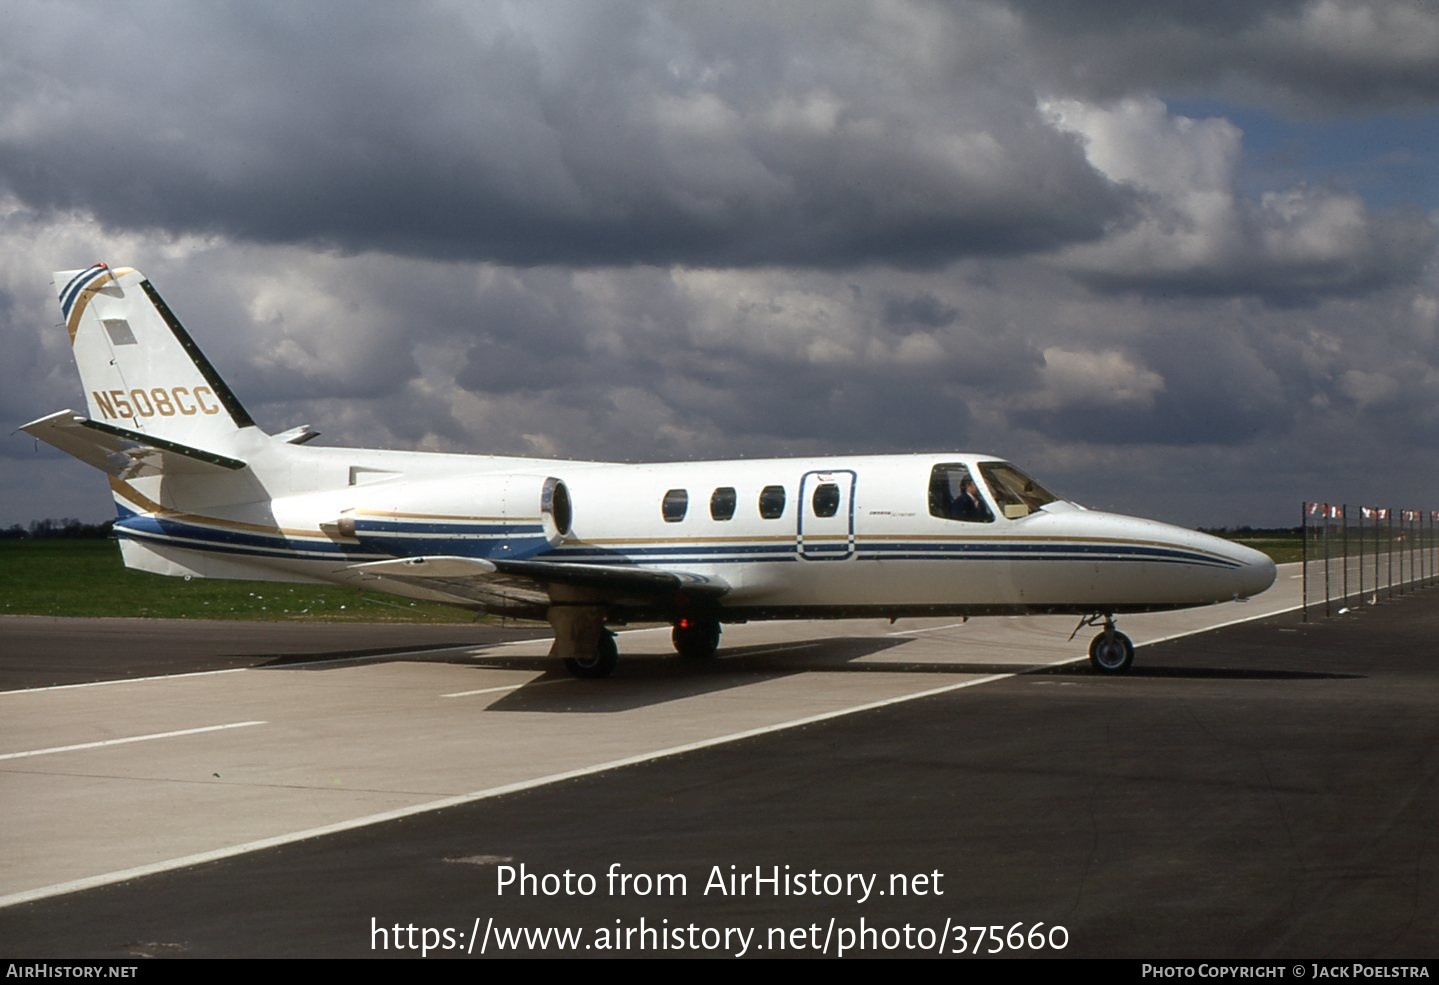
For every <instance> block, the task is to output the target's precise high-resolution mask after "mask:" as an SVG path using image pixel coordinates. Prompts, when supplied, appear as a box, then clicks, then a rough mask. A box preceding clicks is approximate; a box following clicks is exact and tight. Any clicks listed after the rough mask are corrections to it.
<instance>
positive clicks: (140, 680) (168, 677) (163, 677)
mask: <svg viewBox="0 0 1439 985" xmlns="http://www.w3.org/2000/svg"><path fill="white" fill-rule="evenodd" d="M249 669H250V668H249V667H229V668H227V669H225V670H195V671H191V672H190V673H188V674H157V675H156V676H154V677H123V678H119V679H117V680H113V681H86V682H85V683H84V684H52V685H50V686H49V687H22V688H16V689H15V690H14V691H0V697H5V696H7V695H11V694H44V693H45V692H46V691H70V690H73V689H75V688H81V687H109V686H110V685H111V684H145V683H147V682H149V681H178V680H181V679H183V678H186V677H213V676H214V675H216V674H242V673H244V672H245V671H247V670H249Z"/></svg>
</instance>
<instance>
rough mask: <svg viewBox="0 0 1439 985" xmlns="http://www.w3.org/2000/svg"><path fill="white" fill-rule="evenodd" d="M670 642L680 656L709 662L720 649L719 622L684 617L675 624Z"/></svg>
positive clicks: (716, 620)
mask: <svg viewBox="0 0 1439 985" xmlns="http://www.w3.org/2000/svg"><path fill="white" fill-rule="evenodd" d="M670 640H671V642H673V643H674V645H675V652H676V653H678V654H679V655H680V656H682V657H685V658H686V659H689V660H708V659H709V658H710V657H713V656H714V655H715V651H716V650H718V649H719V641H720V624H719V620H718V619H701V618H697V617H694V616H684V617H682V618H680V619H679V620H678V621H677V622H676V623H675V628H674V630H673V631H672V632H671V633H670Z"/></svg>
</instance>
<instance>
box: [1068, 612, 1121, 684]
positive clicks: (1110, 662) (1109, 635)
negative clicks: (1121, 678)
mask: <svg viewBox="0 0 1439 985" xmlns="http://www.w3.org/2000/svg"><path fill="white" fill-rule="evenodd" d="M1101 622H1102V623H1103V624H1104V631H1103V632H1102V633H1100V634H1099V635H1098V636H1096V637H1095V638H1094V641H1093V642H1091V643H1090V644H1089V663H1090V666H1092V667H1093V668H1094V669H1095V670H1096V671H1098V672H1099V673H1101V674H1123V673H1125V672H1126V671H1128V670H1129V668H1130V666H1131V665H1132V664H1133V663H1134V643H1133V641H1131V640H1130V638H1129V637H1128V636H1125V635H1124V634H1123V633H1121V632H1120V631H1119V630H1117V629H1115V628H1114V613H1112V612H1104V613H1097V614H1095V615H1092V616H1085V617H1084V618H1083V619H1081V620H1079V625H1078V626H1075V627H1074V633H1071V634H1070V635H1069V638H1070V639H1074V636H1075V634H1076V633H1078V632H1079V631H1080V630H1081V629H1083V628H1084V627H1085V626H1097V625H1099V624H1100V623H1101Z"/></svg>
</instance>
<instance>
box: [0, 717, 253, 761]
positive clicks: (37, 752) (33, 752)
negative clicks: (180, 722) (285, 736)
mask: <svg viewBox="0 0 1439 985" xmlns="http://www.w3.org/2000/svg"><path fill="white" fill-rule="evenodd" d="M268 724H269V722H229V723H227V724H225V725H206V726H204V727H202V728H185V729H179V730H177V731H174V732H151V733H150V734H149V735H131V736H127V737H126V738H123V739H105V740H103V741H101V742H81V743H79V744H78V745H73V746H51V747H50V748H49V749H28V750H26V751H25V752H7V753H4V754H0V759H25V758H26V757H28V756H48V755H49V754H50V753H52V752H75V751H76V750H79V749H102V748H104V747H105V746H123V745H125V744H126V743H128V742H148V741H150V740H151V739H173V738H175V737H176V736H178V735H199V734H200V733H201V732H220V731H223V730H224V729H230V728H248V727H249V726H251V725H268Z"/></svg>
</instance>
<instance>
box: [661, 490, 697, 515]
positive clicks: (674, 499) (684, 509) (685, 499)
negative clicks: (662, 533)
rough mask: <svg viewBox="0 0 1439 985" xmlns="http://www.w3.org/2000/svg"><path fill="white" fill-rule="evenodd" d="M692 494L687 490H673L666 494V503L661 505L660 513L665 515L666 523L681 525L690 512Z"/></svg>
mask: <svg viewBox="0 0 1439 985" xmlns="http://www.w3.org/2000/svg"><path fill="white" fill-rule="evenodd" d="M689 508H690V494H689V490H687V489H671V490H670V491H669V492H667V493H665V498H664V501H663V502H661V503H660V512H661V513H663V514H664V518H665V523H679V522H680V521H681V520H683V519H684V518H685V514H686V513H688V512H689Z"/></svg>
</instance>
